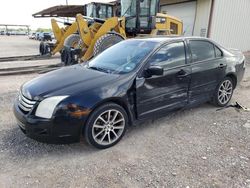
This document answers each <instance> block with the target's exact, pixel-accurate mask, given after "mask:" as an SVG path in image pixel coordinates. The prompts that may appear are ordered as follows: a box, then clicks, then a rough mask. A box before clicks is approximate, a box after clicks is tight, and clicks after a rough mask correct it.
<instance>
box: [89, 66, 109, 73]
mask: <svg viewBox="0 0 250 188" xmlns="http://www.w3.org/2000/svg"><path fill="white" fill-rule="evenodd" d="M88 68H89V69H93V70H97V71H101V72H105V73H110V71H109V70H107V69H104V68H101V67H93V66H92V67H90V66H89V67H88Z"/></svg>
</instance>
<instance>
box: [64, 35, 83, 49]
mask: <svg viewBox="0 0 250 188" xmlns="http://www.w3.org/2000/svg"><path fill="white" fill-rule="evenodd" d="M79 41H80V35H79V34H71V35H70V36H68V37H67V38H66V39H65V41H64V46H65V47H69V48H74V44H75V43H77V44H78V43H79Z"/></svg>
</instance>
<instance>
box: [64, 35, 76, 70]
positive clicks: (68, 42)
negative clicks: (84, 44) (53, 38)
mask: <svg viewBox="0 0 250 188" xmlns="http://www.w3.org/2000/svg"><path fill="white" fill-rule="evenodd" d="M79 43H80V35H78V34H71V35H70V36H68V37H67V38H66V39H65V41H64V47H63V49H62V53H61V61H62V65H63V66H69V65H74V64H76V63H77V62H76V61H74V59H73V57H72V54H71V49H74V48H75V47H79ZM76 45H77V46H76Z"/></svg>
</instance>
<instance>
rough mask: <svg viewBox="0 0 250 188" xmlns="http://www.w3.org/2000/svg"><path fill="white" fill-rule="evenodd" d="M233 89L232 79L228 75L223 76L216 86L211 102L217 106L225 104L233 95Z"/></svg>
mask: <svg viewBox="0 0 250 188" xmlns="http://www.w3.org/2000/svg"><path fill="white" fill-rule="evenodd" d="M233 91H234V84H233V80H232V79H231V78H230V77H225V78H224V79H223V80H222V81H221V82H220V83H219V84H218V86H217V87H216V90H215V93H214V96H213V100H212V102H213V104H214V105H215V106H219V107H225V106H227V105H228V103H229V102H230V100H231V98H232V96H233Z"/></svg>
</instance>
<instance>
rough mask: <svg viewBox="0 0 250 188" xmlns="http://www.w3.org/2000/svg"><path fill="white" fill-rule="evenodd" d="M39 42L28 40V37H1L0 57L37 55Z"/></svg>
mask: <svg viewBox="0 0 250 188" xmlns="http://www.w3.org/2000/svg"><path fill="white" fill-rule="evenodd" d="M39 43H40V42H39V41H36V40H29V39H28V36H1V35H0V46H1V50H0V57H11V56H21V55H37V54H39Z"/></svg>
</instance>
